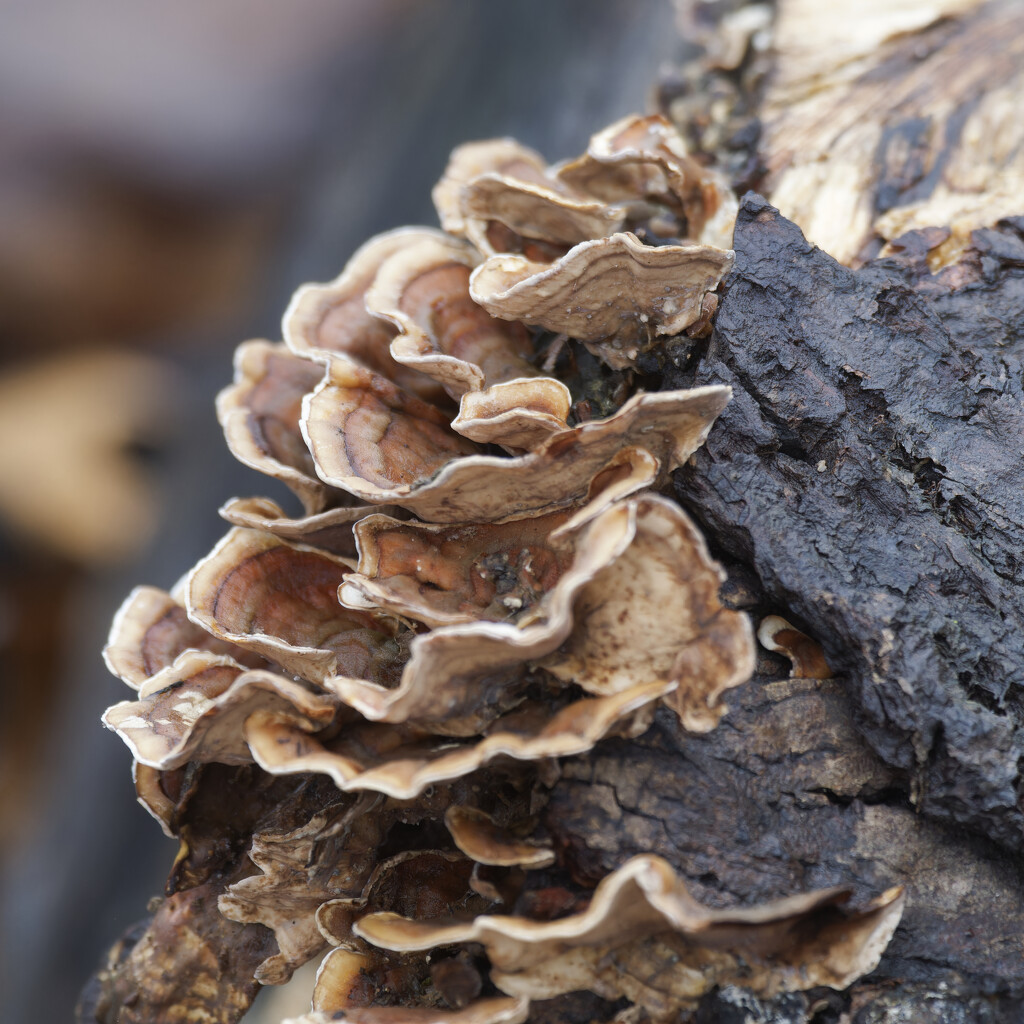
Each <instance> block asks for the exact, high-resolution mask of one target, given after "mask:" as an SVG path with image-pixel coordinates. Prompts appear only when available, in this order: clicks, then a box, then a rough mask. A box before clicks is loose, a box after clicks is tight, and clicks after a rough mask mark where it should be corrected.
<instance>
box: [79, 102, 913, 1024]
mask: <svg viewBox="0 0 1024 1024" xmlns="http://www.w3.org/2000/svg"><path fill="white" fill-rule="evenodd" d="M434 195H435V200H436V203H437V206H438V210H439V214H440V220H441V224H442V227H443V228H444V230H443V231H437V230H434V229H426V228H405V229H400V230H397V231H393V232H390V233H388V234H385V235H381V236H379V237H377V238H375V239H373V240H371V241H370V242H368V243H366V245H364V246H363V247H362V248H361V249H360V250H359V251H358V252H357V253H356V254H355V255H354V256H353V258H352V259H351V261H350V262H349V264H348V266H347V267H346V268H345V269H344V271H343V272H342V273H341V275H340V276H339V277H338V278H337V279H335V280H334V281H332V282H330V283H329V284H325V285H306V286H304V287H303V288H301V289H300V290H299V291H298V293H297V294H296V295H295V298H294V300H293V301H292V303H291V305H290V306H289V308H288V311H287V313H286V315H285V318H284V342H283V344H282V343H277V344H275V343H270V342H267V341H253V342H247V343H246V344H244V345H242V346H241V347H240V349H239V350H238V356H237V360H236V377H235V382H234V384H233V385H231V386H230V387H228V388H227V389H226V390H225V391H224V392H223V393H222V394H221V396H220V399H219V402H218V413H219V417H220V420H221V422H222V424H223V427H224V431H225V434H226V437H227V441H228V444H229V446H230V447H231V450H232V451H233V452H234V453H235V454H236V455H237V456H238V458H239V459H241V460H242V461H243V462H245V463H246V464H247V465H249V466H251V467H253V468H255V469H258V470H260V471H262V472H263V473H266V474H268V475H270V476H272V477H275V478H277V479H278V480H280V481H282V482H283V483H284V484H286V485H287V486H288V487H290V488H291V489H292V491H293V492H294V493H295V494H296V495H297V497H298V498H299V499H300V500H301V502H302V504H303V507H304V512H303V514H302V515H300V516H297V517H290V516H288V515H287V514H286V512H285V511H284V510H283V509H282V508H281V507H279V506H278V505H277V504H276V503H275V502H273V501H270V500H269V499H260V498H254V499H236V500H234V501H232V502H230V503H229V504H228V505H227V506H226V507H225V508H224V509H223V510H222V511H223V514H224V516H225V518H226V519H228V520H229V521H230V522H231V523H232V524H233V525H232V529H231V530H230V532H229V533H228V534H227V535H226V536H225V538H224V539H223V540H222V541H221V542H220V543H219V544H218V545H217V546H216V548H215V549H214V550H213V551H212V552H211V553H210V555H208V556H207V557H206V558H204V559H202V560H201V561H200V562H199V564H198V565H197V566H196V567H195V568H194V569H193V570H192V571H191V573H189V574H188V576H187V577H186V578H185V579H184V580H183V581H182V582H181V583H180V584H179V585H178V586H177V587H175V588H174V589H173V590H172V591H171V592H170V593H165V592H163V591H159V590H156V589H154V588H150V587H145V588H139V589H138V590H136V591H135V592H134V593H133V594H132V595H131V596H130V597H129V599H128V600H127V601H126V603H125V605H124V606H123V608H122V609H121V611H120V613H119V614H118V616H117V619H116V621H115V624H114V627H113V631H112V634H111V638H110V642H109V644H108V646H107V649H106V657H107V662H108V664H109V666H110V668H111V670H112V671H113V672H114V673H115V674H117V675H118V676H119V677H120V678H121V679H123V680H124V681H125V683H127V684H128V685H129V686H131V687H132V688H133V689H135V690H136V691H137V693H136V695H135V698H134V699H133V700H131V701H125V702H123V703H121V704H118V705H116V706H114V707H112V708H110V709H109V710H108V711H107V713H106V715H105V717H104V721H105V723H106V725H107V726H108V727H109V728H111V729H113V730H115V731H116V732H117V733H118V734H119V735H120V736H121V737H122V739H123V740H124V741H125V743H126V744H127V745H128V747H129V748H130V750H131V752H132V755H133V757H134V759H135V762H136V785H137V788H138V792H139V797H140V799H141V800H142V802H143V803H144V804H145V805H146V806H147V807H148V808H149V810H150V811H151V812H152V813H153V814H154V816H155V817H157V819H158V820H159V821H160V822H161V824H162V825H163V827H164V829H165V830H166V831H167V832H168V833H169V834H171V835H174V836H176V837H178V838H179V840H180V841H181V851H180V853H179V856H178V860H177V861H176V863H175V868H174V870H173V872H172V875H171V879H170V881H169V883H168V895H167V899H166V900H165V901H164V903H163V904H162V905H161V906H160V907H159V908H158V909H157V910H156V911H155V914H154V918H153V921H152V922H151V923H150V925H149V927H148V930H147V931H146V932H145V934H144V935H143V937H142V938H141V939H138V940H137V941H134V944H130V943H128V944H125V945H124V946H123V947H122V948H121V950H120V952H119V953H118V955H117V956H115V957H113V958H112V960H111V963H110V965H109V966H108V968H107V969H106V970H105V971H104V972H101V974H100V976H99V980H98V982H97V984H98V986H99V995H98V996H96V998H95V1000H94V1003H95V1005H96V1006H97V1007H99V1009H98V1010H97V1011H96V1014H95V1018H94V1019H96V1020H113V1019H115V1018H116V1019H117V1020H119V1021H122V1022H130V1021H152V1020H157V1019H161V1020H163V1019H168V1020H170V1019H185V1017H180V1018H179V1017H178V1016H175V1015H174V1013H177V1012H181V1013H185V1011H186V1009H187V1011H188V1014H187V1019H189V1020H197V1021H199V1020H201V1021H211V1022H228V1021H234V1020H237V1019H239V1018H240V1016H241V1015H242V1013H244V1012H245V1009H246V1007H247V1006H248V1003H249V1001H250V1000H251V999H252V997H253V995H254V994H255V992H256V990H257V988H258V987H259V985H260V984H280V983H283V982H285V981H287V980H288V978H289V977H290V976H291V974H292V972H293V971H294V970H295V969H296V968H297V967H298V966H300V965H301V964H302V963H304V962H306V961H308V960H310V959H312V958H313V957H315V956H317V955H318V954H320V953H321V952H322V951H323V950H325V949H326V948H328V947H329V946H330V947H333V948H332V949H331V951H330V952H329V953H328V955H327V957H326V959H325V960H324V962H323V965H322V967H321V970H320V974H319V976H318V980H317V984H316V989H315V992H314V993H313V1001H312V1011H311V1013H310V1014H309V1015H307V1016H306V1017H303V1018H301V1020H302V1021H303V1022H304V1024H314V1022H319V1021H326V1020H334V1019H345V1020H349V1021H359V1022H365V1024H384V1022H389V1021H390V1022H395V1024H398V1022H416V1021H419V1022H422V1024H427V1022H438V1024H440V1022H453V1024H454V1022H465V1024H498V1022H504V1024H515V1022H519V1021H524V1020H527V1019H528V1018H529V1016H530V1014H531V1013H532V1012H533V1009H532V1007H534V1006H539V1005H541V1004H542V1003H543V1004H547V1003H548V1001H550V1000H557V999H559V998H563V997H567V996H568V995H569V994H571V993H578V992H587V991H589V992H592V993H596V996H597V997H600V999H601V1000H604V1001H605V1003H604V1004H602V1005H605V1006H606V1008H608V1009H607V1012H608V1016H600V1017H598V1016H594V1017H593V1019H594V1020H597V1019H600V1020H605V1019H611V1017H612V1016H614V1015H615V1014H616V1013H618V1012H619V1011H620V1010H621V1009H622V1007H623V1005H626V1004H624V1003H623V1002H622V1001H623V1000H626V1001H627V1002H628V1003H630V1004H633V1005H635V1007H636V1010H635V1011H633V1016H630V1017H629V1019H630V1020H637V1021H639V1020H645V1019H650V1020H682V1019H687V1015H688V1014H690V1013H691V1012H692V1011H693V1010H694V1009H695V1007H696V1005H697V1003H698V1001H699V999H700V997H701V996H702V995H703V994H704V993H705V992H707V991H708V990H709V989H711V988H712V987H713V986H716V985H728V984H734V985H739V986H745V987H748V988H750V989H752V990H754V991H756V992H759V993H761V994H765V995H772V994H775V993H778V992H785V991H792V990H794V989H807V988H811V987H814V986H819V985H831V986H836V987H843V986H845V985H847V984H849V983H850V982H851V981H852V980H853V979H855V978H857V977H859V976H860V975H861V974H863V973H865V972H867V971H869V970H871V969H872V968H873V967H874V965H875V964H876V963H877V961H878V958H879V957H880V955H881V951H882V949H883V948H884V946H885V944H886V942H887V941H888V938H889V937H890V936H891V934H892V932H893V930H894V928H895V926H896V923H897V921H898V920H899V915H900V909H901V906H902V899H901V896H900V894H899V893H898V891H895V890H893V891H889V892H888V893H886V894H884V895H882V896H880V897H879V898H878V899H877V900H876V901H875V902H874V903H872V904H871V905H869V906H860V907H857V908H854V909H848V908H846V907H845V906H844V905H843V899H844V894H843V893H841V892H836V891H833V890H823V891H816V892H810V893H801V894H796V895H793V896H792V897H790V898H787V899H783V900H781V901H775V902H772V903H767V904H762V905H758V906H746V907H742V908H734V909H716V910H712V909H708V908H706V907H704V906H702V905H701V904H699V903H697V902H696V901H695V900H694V899H693V898H692V897H691V896H690V895H689V894H688V892H687V891H686V889H685V887H684V885H683V883H682V881H681V880H679V879H678V878H677V877H676V875H675V874H674V872H673V870H672V867H671V866H670V865H669V864H668V863H667V862H665V861H663V860H661V859H659V858H656V857H653V856H644V857H639V858H634V859H632V860H630V861H629V862H628V863H625V864H623V865H622V866H621V867H620V868H619V870H617V871H615V872H614V873H613V874H611V875H610V876H608V877H607V878H605V879H604V881H602V882H600V884H599V885H598V886H597V888H596V889H593V888H592V883H590V884H589V885H588V884H584V883H585V880H580V879H579V878H574V877H573V873H572V871H571V870H568V869H567V867H566V865H565V864H564V862H563V860H562V857H561V854H560V852H559V850H557V849H555V848H554V847H553V846H552V845H551V843H550V842H549V841H547V839H546V837H545V834H544V828H543V826H542V824H541V823H540V822H541V817H540V811H541V809H542V808H543V806H544V803H545V799H546V797H545V793H546V792H547V789H548V787H550V785H551V784H552V782H553V780H554V779H557V777H558V772H559V768H558V762H557V759H558V758H560V757H564V756H568V755H574V754H581V753H583V752H586V751H587V750H589V749H590V748H591V747H593V746H594V745H595V744H596V743H598V742H600V741H601V740H602V738H604V737H606V736H609V735H620V736H621V735H637V734H638V733H640V732H642V731H643V730H645V729H646V728H647V727H648V725H649V723H650V721H651V718H652V716H653V714H654V713H655V711H656V709H657V708H658V707H659V705H662V704H664V705H667V706H668V708H670V709H671V710H672V711H673V712H674V713H675V715H676V716H677V718H678V723H679V727H680V728H682V729H685V730H689V731H691V732H702V731H708V730H711V729H714V728H715V726H716V725H717V723H718V721H719V719H720V717H721V716H722V715H723V713H725V711H726V705H725V703H724V701H723V697H724V695H725V694H726V692H727V691H728V690H729V689H730V688H732V687H735V686H738V685H740V684H741V683H743V682H745V681H746V680H747V679H748V678H749V677H750V675H751V673H752V671H753V667H754V642H753V634H752V629H751V626H750V623H749V621H748V619H747V618H746V616H745V615H743V614H742V613H740V612H738V611H735V610H732V609H730V608H728V607H725V606H724V605H723V604H722V603H721V602H720V600H719V588H720V585H721V584H722V582H723V580H724V573H723V572H722V570H721V569H720V568H719V567H718V566H717V564H716V563H715V562H714V561H713V560H712V558H711V556H710V555H709V552H708V550H707V547H706V545H705V543H704V541H703V539H702V537H701V535H700V533H699V532H698V530H697V529H696V527H695V526H694V525H693V523H692V522H691V521H690V520H689V519H688V518H687V516H686V514H685V513H684V512H683V511H682V510H681V509H680V508H679V507H678V505H676V504H675V503H674V502H673V501H671V500H670V499H668V498H666V497H663V496H662V495H661V494H659V493H658V488H659V487H662V486H663V485H664V484H665V483H666V482H667V480H668V475H669V473H670V472H671V471H672V470H674V469H676V468H678V467H679V466H681V465H682V464H683V463H685V462H686V461H687V460H688V459H689V458H690V456H691V455H692V454H693V453H694V452H695V451H696V450H697V449H698V448H699V447H700V446H701V445H702V444H703V443H704V440H705V438H706V437H707V435H708V432H709V431H710V430H711V428H712V424H713V423H714V420H715V418H716V416H717V415H718V414H719V413H720V412H721V411H722V409H723V408H724V407H725V405H726V403H727V402H728V401H729V397H730V390H729V389H728V388H727V387H722V386H709V387H702V388H696V389H692V390H677V391H660V392H653V391H649V390H643V388H642V387H641V385H642V383H643V380H642V377H643V373H642V372H641V369H640V367H639V366H638V363H639V361H641V360H643V359H644V358H645V356H646V355H647V354H649V353H650V352H652V351H654V350H657V349H658V347H659V346H664V345H666V344H668V342H669V341H670V340H671V339H673V338H675V337H676V336H678V335H680V333H681V332H683V331H685V330H686V329H688V328H694V327H696V328H697V329H700V328H701V325H702V323H705V322H706V321H707V318H708V316H709V315H710V311H711V310H712V309H713V306H714V303H713V296H714V289H715V287H716V286H717V284H718V282H719V280H720V279H721V277H722V275H723V274H724V273H725V272H726V271H727V270H728V268H729V267H730V265H731V261H732V253H731V252H730V251H729V250H728V249H727V248H726V247H725V245H726V243H727V241H728V239H729V238H730V236H731V222H732V217H733V215H734V212H735V209H736V204H735V199H734V198H733V196H732V194H731V193H730V192H729V191H728V189H726V188H725V187H724V186H723V185H722V184H721V183H720V182H719V181H718V179H717V178H716V176H715V175H714V174H713V172H711V171H709V170H708V169H706V168H705V167H703V166H702V165H701V164H700V163H699V162H698V161H696V160H695V159H694V158H693V157H691V156H690V155H688V154H687V153H686V152H685V150H684V149H683V147H682V144H681V143H680V141H679V139H678V137H676V136H675V134H674V133H673V132H672V130H671V129H670V127H669V125H668V122H666V121H665V120H664V119H662V118H660V117H631V118H627V119H626V120H624V121H622V122H620V123H618V124H616V125H613V126H612V127H611V128H609V129H607V130H606V131H604V132H602V133H600V134H599V135H597V136H595V138H594V139H593V140H592V142H591V145H590V147H589V149H588V151H587V153H586V154H584V155H583V156H582V157H580V158H579V159H576V160H573V161H570V162H567V163H564V164H561V165H558V166H555V167H548V166H546V164H545V163H544V161H543V160H541V158H540V157H539V156H537V154H535V153H533V152H531V151H530V150H527V149H525V148H524V147H522V146H520V145H518V144H517V143H515V142H512V141H510V140H501V141H497V142H487V143H478V144H472V145H469V146H464V147H461V148H460V149H458V150H456V152H455V153H454V154H453V156H452V159H451V163H450V164H449V166H448V168H447V170H446V171H445V174H444V177H443V178H442V180H441V182H440V183H439V185H438V186H437V189H436V190H435V193H434ZM552 335H555V336H554V337H552ZM595 357H596V358H597V359H599V360H602V361H603V363H604V364H605V366H606V368H605V369H604V370H600V371H599V372H598V384H600V382H601V379H602V378H601V377H600V374H602V373H603V374H605V378H603V379H606V380H610V381H611V380H613V381H614V382H615V388H614V393H613V394H612V396H611V397H610V398H609V397H608V396H607V395H606V396H604V397H605V401H604V402H603V404H601V405H600V407H601V409H603V410H605V411H606V414H605V415H602V416H599V417H595V416H594V415H593V411H594V404H595V403H594V401H593V395H592V394H589V395H588V393H587V388H586V387H583V386H581V375H580V370H579V367H580V366H581V365H583V364H586V365H590V366H591V367H593V366H594V365H597V363H596V360H595ZM587 360H589V363H587V362H586V361H587ZM590 383H591V384H593V379H592V380H591V382H590ZM213 903H215V906H216V911H212V910H211V904H213ZM175 934H177V935H179V936H182V937H187V939H188V941H180V942H173V941H167V940H168V937H169V936H173V935H175ZM228 947H230V949H231V950H232V952H231V953H230V955H229V954H228V953H227V952H226V950H227V949H228ZM211 964H215V965H217V966H211ZM172 976H173V977H174V979H175V983H174V985H172V986H168V985H167V984H166V983H165V982H166V979H167V978H168V977H172ZM214 976H215V978H214V981H215V983H214V982H213V981H211V977H214ZM161 979H163V980H161ZM172 1004H173V1008H174V1013H172ZM553 1012H554V1013H555V1014H556V1017H557V1013H558V1012H559V1011H557V1009H556V1010H555V1011H553ZM566 1012H567V1013H568V1010H566ZM602 1012H603V1011H602ZM104 1014H106V1016H104ZM566 1019H568V1018H566ZM588 1019H590V1018H588ZM616 1019H618V1018H616Z"/></svg>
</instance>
